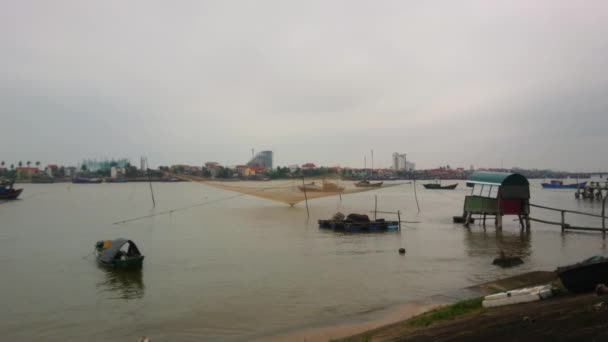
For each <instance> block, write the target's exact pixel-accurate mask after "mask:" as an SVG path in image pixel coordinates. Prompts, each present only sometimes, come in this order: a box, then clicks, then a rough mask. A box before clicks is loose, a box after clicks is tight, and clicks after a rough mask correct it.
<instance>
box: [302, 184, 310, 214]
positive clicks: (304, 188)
mask: <svg viewBox="0 0 608 342" xmlns="http://www.w3.org/2000/svg"><path fill="white" fill-rule="evenodd" d="M302 190H304V200H305V201H306V217H308V218H310V211H309V210H308V195H306V183H304V176H302Z"/></svg>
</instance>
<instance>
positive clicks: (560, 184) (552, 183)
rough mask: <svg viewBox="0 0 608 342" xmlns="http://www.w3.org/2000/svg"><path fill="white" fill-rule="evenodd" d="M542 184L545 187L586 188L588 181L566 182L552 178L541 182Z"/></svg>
mask: <svg viewBox="0 0 608 342" xmlns="http://www.w3.org/2000/svg"><path fill="white" fill-rule="evenodd" d="M540 185H541V186H542V187H543V188H544V189H578V188H584V187H585V186H586V185H587V182H582V183H573V184H564V182H562V181H560V180H552V181H550V182H549V183H541V184H540Z"/></svg>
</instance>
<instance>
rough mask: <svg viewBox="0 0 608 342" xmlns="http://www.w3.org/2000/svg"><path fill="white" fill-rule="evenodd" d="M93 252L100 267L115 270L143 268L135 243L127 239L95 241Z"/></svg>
mask: <svg viewBox="0 0 608 342" xmlns="http://www.w3.org/2000/svg"><path fill="white" fill-rule="evenodd" d="M125 246H126V250H125V249H124V248H123V247H125ZM95 252H96V254H97V262H98V263H99V265H101V266H105V267H110V268H116V269H139V268H142V266H143V261H144V256H143V255H142V254H141V252H140V251H139V248H137V245H136V244H135V242H133V241H131V240H128V239H115V240H105V241H103V240H102V241H97V243H96V244H95Z"/></svg>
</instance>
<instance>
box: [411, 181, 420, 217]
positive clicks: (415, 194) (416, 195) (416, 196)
mask: <svg viewBox="0 0 608 342" xmlns="http://www.w3.org/2000/svg"><path fill="white" fill-rule="evenodd" d="M413 184H414V198H416V207H417V208H418V213H420V205H419V204H418V194H417V193H416V178H414V183H413Z"/></svg>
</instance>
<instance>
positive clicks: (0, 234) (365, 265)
mask: <svg viewBox="0 0 608 342" xmlns="http://www.w3.org/2000/svg"><path fill="white" fill-rule="evenodd" d="M278 183H280V182H279V181H277V182H270V183H266V184H269V185H271V184H278ZM445 183H446V184H447V183H448V182H445ZM539 183H540V182H538V181H532V187H531V191H532V203H535V204H542V205H547V206H551V207H558V208H564V209H574V210H581V211H585V212H592V213H600V212H601V204H600V203H599V202H585V201H582V200H581V201H577V200H575V199H574V195H573V190H543V189H540V187H539ZM264 186H266V185H264ZM23 187H24V188H25V190H24V193H23V195H22V196H23V198H22V199H21V200H18V201H13V202H5V203H2V204H0V274H2V287H1V289H2V291H1V292H0V299H1V302H2V306H3V310H1V311H0V336H2V339H3V340H7V341H32V340H36V339H42V340H47V341H59V340H87V341H95V340H99V341H107V340H114V341H136V340H137V339H138V338H139V336H142V335H146V336H150V337H152V339H153V340H154V341H164V340H167V341H197V340H203V339H204V340H207V341H216V340H217V341H246V340H251V339H258V340H264V339H265V338H266V337H269V336H276V335H284V334H288V333H289V332H292V331H299V330H303V329H310V328H314V327H323V326H330V325H335V324H343V323H345V322H346V323H349V322H350V323H352V322H363V321H366V320H370V319H374V318H377V317H375V315H377V314H378V313H379V312H381V311H382V310H384V309H386V308H390V307H393V306H396V305H400V304H403V303H406V302H409V301H417V300H424V299H425V298H429V297H431V296H434V295H437V294H446V295H447V296H449V295H450V294H451V293H453V292H454V290H455V289H461V288H464V287H467V286H470V285H475V284H479V283H482V282H485V281H491V280H494V279H496V278H500V277H505V276H510V275H514V274H518V273H523V272H526V271H530V270H553V269H554V268H555V267H556V266H559V265H565V264H569V263H573V262H576V261H579V260H581V259H583V258H587V257H589V256H592V255H597V254H606V241H605V240H604V239H602V235H601V234H599V233H574V232H571V233H567V234H564V235H562V234H560V230H559V227H557V226H548V225H544V224H541V223H535V222H533V226H532V230H531V232H530V233H521V232H520V230H519V224H518V222H514V221H512V220H511V217H508V218H506V219H505V227H504V228H503V230H502V231H496V230H495V229H494V227H493V226H492V225H489V226H488V227H487V228H486V229H485V230H484V229H483V228H482V227H480V226H479V225H477V224H475V225H472V226H471V228H469V229H466V228H463V227H462V225H457V224H453V223H452V222H451V220H452V219H451V218H452V216H454V215H458V214H460V213H461V212H462V205H463V200H464V196H465V195H466V194H467V193H468V190H467V188H466V187H464V183H463V182H460V185H459V188H458V189H457V190H454V191H437V190H435V191H433V190H425V189H423V188H421V187H420V188H417V195H418V200H419V203H420V209H421V211H420V213H418V212H417V207H416V201H415V197H414V191H413V188H412V186H411V185H407V184H406V185H400V186H395V187H390V188H386V189H381V190H378V191H371V192H364V193H358V194H352V195H348V196H343V198H342V200H341V201H340V200H339V198H337V197H336V198H334V197H330V198H322V199H316V200H313V201H310V202H309V205H310V212H311V217H310V219H307V215H306V207H305V205H304V203H301V204H299V205H297V206H295V207H289V206H286V205H284V204H280V203H276V202H271V201H267V200H264V199H259V198H255V197H250V196H241V197H236V198H232V199H230V200H222V199H225V198H228V197H234V195H235V194H234V193H232V192H228V191H225V190H221V189H216V188H210V187H207V186H205V185H201V184H195V183H158V184H154V189H155V194H156V199H157V206H156V209H151V206H152V205H151V200H150V192H149V187H148V184H145V183H125V184H98V185H76V184H31V185H30V184H26V185H24V186H23ZM374 195H377V196H378V209H379V210H384V211H395V210H401V211H402V212H403V214H402V220H406V221H419V222H420V223H408V224H407V226H405V227H403V229H402V231H401V232H394V233H379V234H341V233H335V232H331V231H325V230H319V229H318V227H317V225H316V219H318V218H327V217H330V216H331V215H332V214H333V213H335V212H336V210H340V211H341V212H344V213H350V212H366V211H369V210H372V209H373V206H374ZM214 200H217V201H215V202H213V201H214ZM205 202H209V204H207V205H202V206H196V207H193V208H191V209H188V210H182V211H175V212H173V213H171V214H167V215H160V216H155V217H151V218H146V219H141V220H136V221H132V222H128V223H124V224H112V223H113V222H116V221H121V220H124V219H128V218H133V217H139V216H145V215H149V214H154V213H159V212H162V211H165V210H168V209H173V208H182V207H186V206H189V205H193V204H197V203H205ZM384 216H385V218H387V219H390V218H391V217H390V215H384ZM532 216H534V217H538V218H544V219H549V220H552V221H559V213H556V212H549V211H546V210H542V209H533V211H532ZM566 218H567V221H568V222H569V223H571V224H577V225H586V226H595V227H601V221H600V219H593V218H587V217H581V216H579V217H576V215H571V214H567V217H566ZM117 237H126V238H130V239H133V240H134V241H136V242H137V243H138V245H139V247H140V249H141V251H142V253H143V254H145V256H146V259H145V261H144V268H143V271H142V272H139V273H133V274H116V273H112V272H107V271H105V270H103V269H100V268H98V267H97V265H96V263H95V259H94V257H92V256H90V255H89V254H90V253H91V252H92V250H93V246H94V244H95V242H96V241H98V240H103V239H113V238H117ZM400 247H404V248H406V250H407V253H406V255H404V256H402V255H399V254H398V253H397V250H398V249H399V248H400ZM500 250H504V251H506V252H507V253H509V254H517V255H521V256H522V257H523V258H524V261H525V263H524V264H523V265H521V266H519V267H515V268H511V269H501V268H498V267H496V266H493V265H492V259H493V258H494V257H495V256H496V255H497V253H498V251H500ZM87 255H89V256H87Z"/></svg>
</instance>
